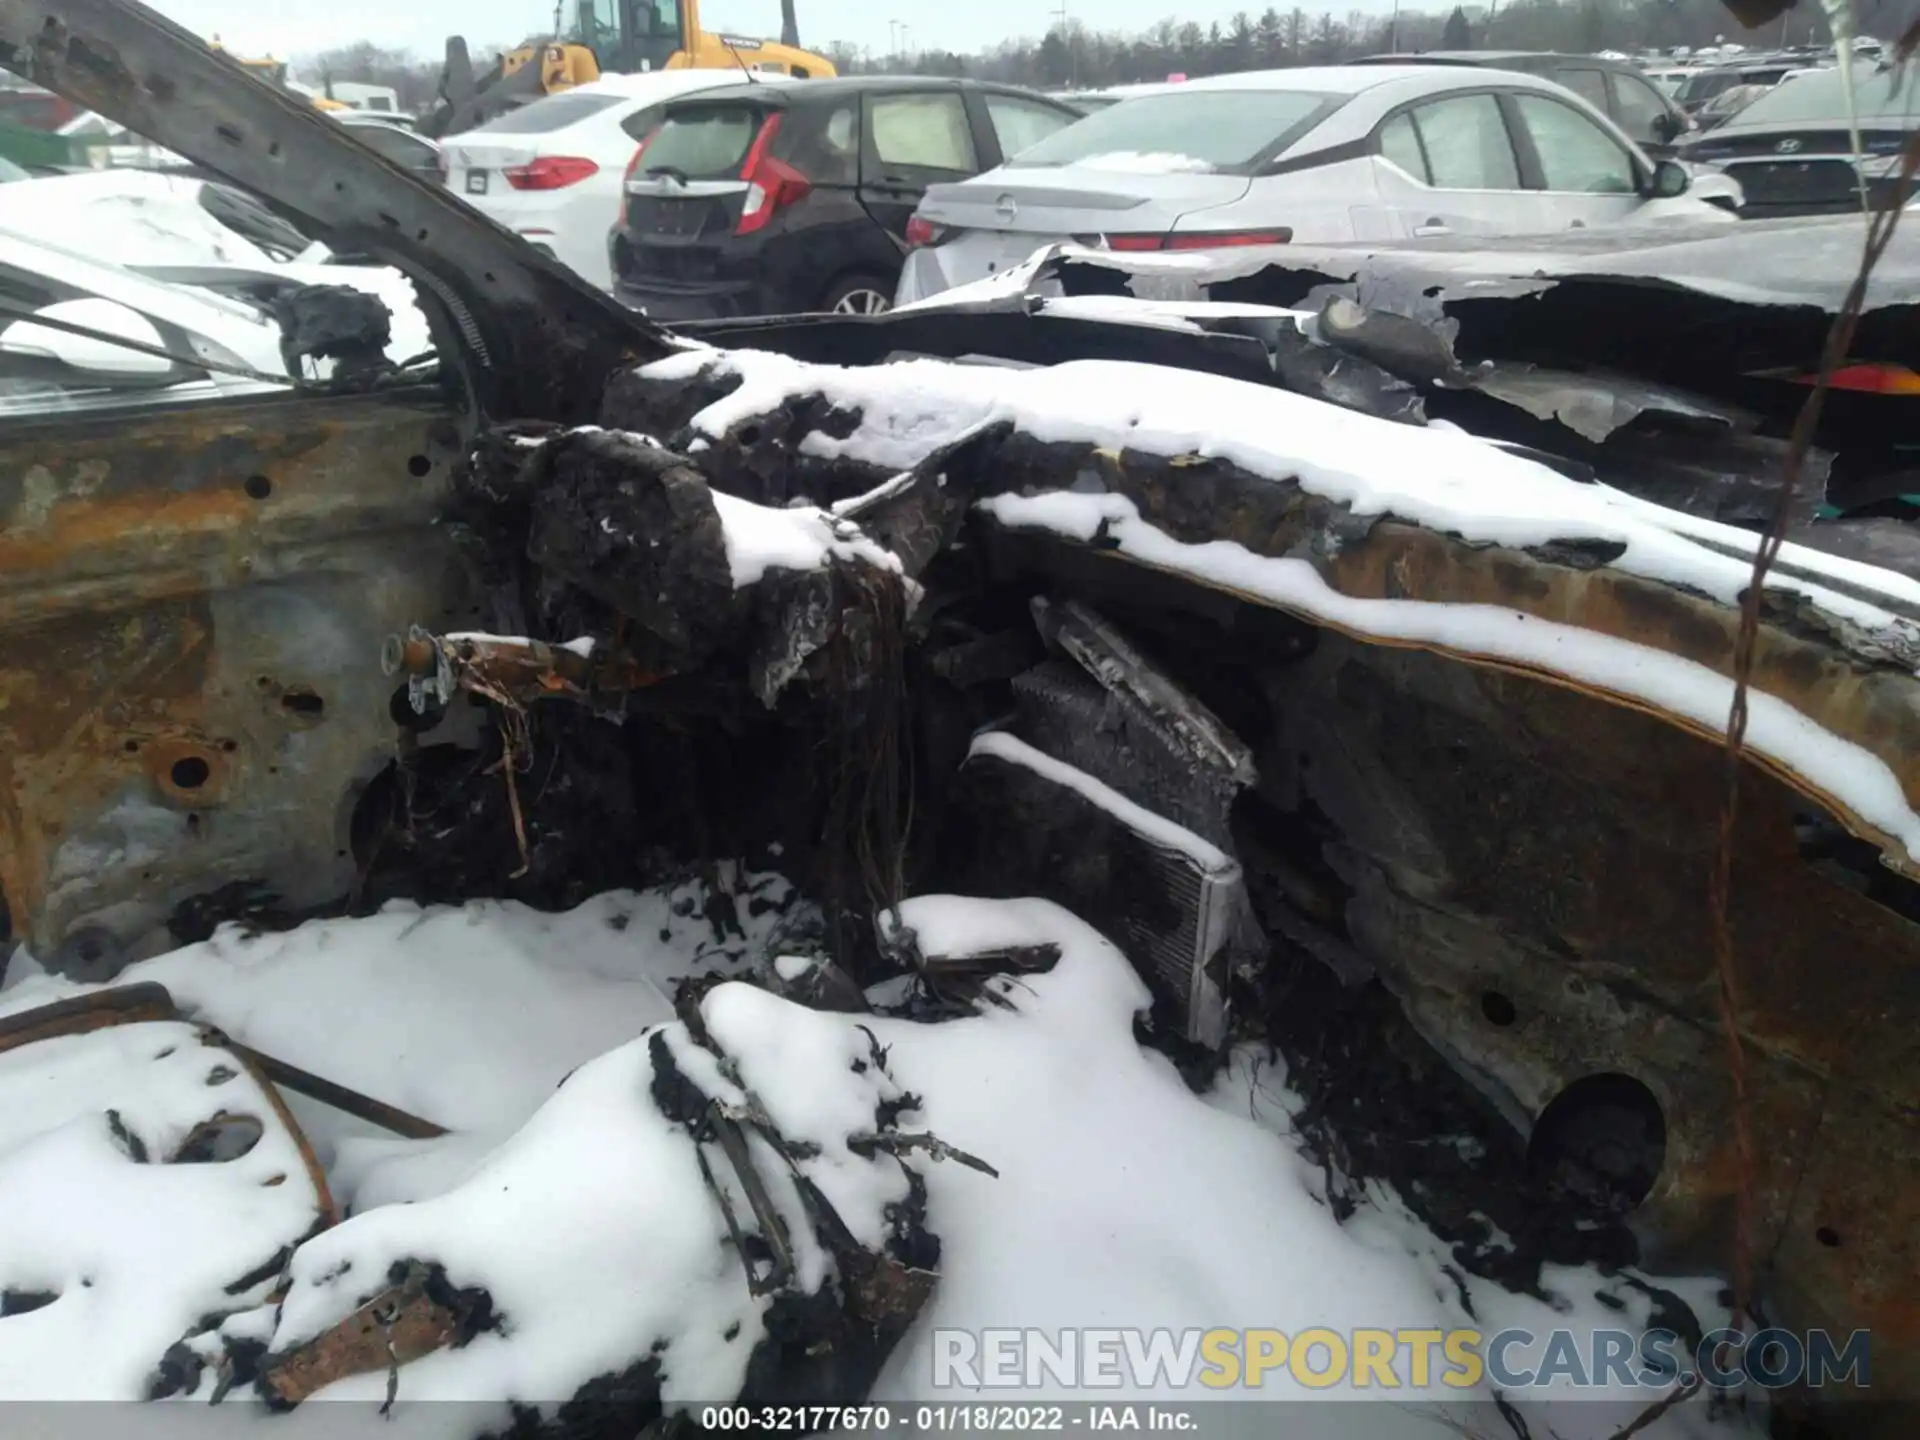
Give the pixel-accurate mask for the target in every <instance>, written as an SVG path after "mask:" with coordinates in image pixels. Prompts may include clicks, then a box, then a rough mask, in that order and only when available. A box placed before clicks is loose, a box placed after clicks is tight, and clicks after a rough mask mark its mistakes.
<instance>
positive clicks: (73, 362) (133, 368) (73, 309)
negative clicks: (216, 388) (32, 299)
mask: <svg viewBox="0 0 1920 1440" xmlns="http://www.w3.org/2000/svg"><path fill="white" fill-rule="evenodd" d="M42 318H44V319H47V320H53V321H61V322H64V323H65V324H66V325H72V326H76V327H80V328H82V329H86V330H93V331H98V332H99V334H100V336H102V337H105V336H115V337H118V338H121V339H126V340H132V341H134V342H136V343H138V344H141V345H147V346H152V347H154V348H155V349H159V348H162V347H164V346H165V344H166V337H165V336H163V335H162V334H161V333H160V329H159V327H158V326H157V325H155V324H154V323H153V321H151V320H149V319H148V318H147V317H146V316H145V315H142V314H141V313H140V312H139V311H138V310H134V309H132V308H130V307H129V306H126V305H122V304H120V303H118V302H117V301H113V300H103V299H100V298H99V297H97V296H89V297H87V298H85V299H80V300H61V301H58V302H56V303H55V304H52V305H45V306H42V307H41V308H40V309H38V310H36V311H34V312H33V315H32V316H31V317H29V318H26V319H23V320H16V321H15V322H14V323H13V324H11V325H9V326H7V328H6V329H5V330H4V331H0V355H8V356H13V357H15V358H18V359H23V360H30V361H42V362H52V363H53V364H55V365H57V366H61V367H64V368H65V369H67V370H69V371H75V372H78V373H79V374H81V375H84V376H86V377H88V378H89V379H93V380H97V381H99V382H100V383H101V384H104V385H118V386H127V387H133V386H147V385H176V384H178V383H180V382H181V381H182V380H185V379H188V378H190V377H191V376H192V375H193V374H194V373H196V372H194V371H192V370H190V369H189V368H188V367H186V366H184V365H180V364H177V363H175V362H174V361H172V360H168V359H166V358H164V357H162V356H159V355H153V354H149V353H147V352H146V351H143V350H134V349H130V348H128V347H127V346H125V345H116V344H114V343H113V342H112V341H111V340H108V339H105V338H98V339H96V338H95V337H94V336H92V335H82V334H77V333H75V331H73V330H67V329H60V328H55V326H53V325H41V324H36V323H35V321H36V320H38V319H42Z"/></svg>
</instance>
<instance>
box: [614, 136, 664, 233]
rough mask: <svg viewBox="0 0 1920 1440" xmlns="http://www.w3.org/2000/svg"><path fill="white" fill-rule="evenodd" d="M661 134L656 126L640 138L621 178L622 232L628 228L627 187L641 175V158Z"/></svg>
mask: <svg viewBox="0 0 1920 1440" xmlns="http://www.w3.org/2000/svg"><path fill="white" fill-rule="evenodd" d="M659 133H660V127H659V126H658V125H656V126H654V127H653V128H652V129H651V130H649V131H648V132H647V133H646V134H645V135H642V136H641V137H640V143H639V145H638V146H636V147H635V149H634V152H633V159H631V160H629V161H628V162H627V173H626V174H625V175H623V176H621V177H620V228H621V229H622V230H624V229H626V228H627V186H628V185H629V184H631V183H632V181H633V177H634V176H636V175H638V174H639V173H640V157H641V156H643V155H645V154H646V153H647V146H649V145H651V144H652V143H653V137H654V136H656V135H658V134H659Z"/></svg>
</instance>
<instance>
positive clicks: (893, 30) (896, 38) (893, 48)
mask: <svg viewBox="0 0 1920 1440" xmlns="http://www.w3.org/2000/svg"><path fill="white" fill-rule="evenodd" d="M899 53H900V22H899V21H898V20H889V21H887V54H888V55H889V56H896V55H898V54H899Z"/></svg>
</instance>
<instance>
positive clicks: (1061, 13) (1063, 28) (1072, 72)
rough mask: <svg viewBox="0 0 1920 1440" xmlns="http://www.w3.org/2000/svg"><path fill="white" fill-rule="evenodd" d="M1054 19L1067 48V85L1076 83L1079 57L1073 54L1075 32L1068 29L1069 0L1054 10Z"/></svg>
mask: <svg viewBox="0 0 1920 1440" xmlns="http://www.w3.org/2000/svg"><path fill="white" fill-rule="evenodd" d="M1053 18H1054V20H1055V21H1056V22H1057V23H1058V24H1059V26H1060V43H1061V44H1062V45H1064V46H1066V47H1067V84H1069V85H1072V84H1074V83H1076V81H1077V79H1078V76H1079V70H1080V67H1079V64H1078V63H1077V62H1078V57H1076V56H1075V55H1074V53H1073V31H1072V30H1070V29H1068V28H1067V0H1060V3H1059V4H1058V5H1056V6H1055V7H1054V9H1053Z"/></svg>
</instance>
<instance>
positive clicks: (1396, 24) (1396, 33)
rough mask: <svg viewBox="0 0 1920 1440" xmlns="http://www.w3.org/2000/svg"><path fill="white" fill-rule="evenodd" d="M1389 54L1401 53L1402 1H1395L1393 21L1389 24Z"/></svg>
mask: <svg viewBox="0 0 1920 1440" xmlns="http://www.w3.org/2000/svg"><path fill="white" fill-rule="evenodd" d="M1387 53H1388V54H1389V55H1398V54H1399V53H1400V0H1393V19H1391V20H1389V21H1388V22H1387Z"/></svg>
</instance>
